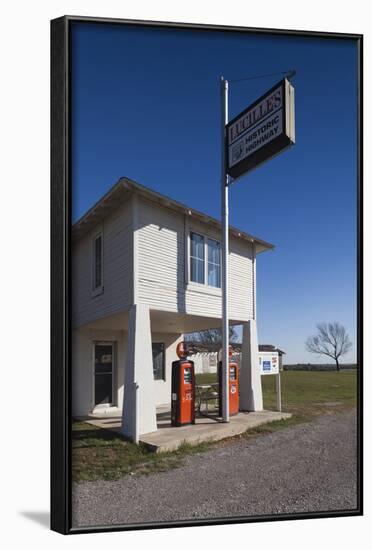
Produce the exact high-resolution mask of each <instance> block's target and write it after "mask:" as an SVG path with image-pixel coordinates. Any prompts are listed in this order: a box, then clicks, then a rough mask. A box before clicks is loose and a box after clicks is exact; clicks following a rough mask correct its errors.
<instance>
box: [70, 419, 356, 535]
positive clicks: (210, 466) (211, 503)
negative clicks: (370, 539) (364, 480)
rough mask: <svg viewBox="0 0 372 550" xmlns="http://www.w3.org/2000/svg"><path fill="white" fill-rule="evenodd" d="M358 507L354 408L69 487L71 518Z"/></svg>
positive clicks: (84, 522) (107, 521) (97, 520)
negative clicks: (164, 465) (155, 468)
mask: <svg viewBox="0 0 372 550" xmlns="http://www.w3.org/2000/svg"><path fill="white" fill-rule="evenodd" d="M356 507H357V441H356V414H355V411H350V412H347V413H342V414H335V415H327V416H321V417H319V418H318V419H316V420H315V421H313V422H311V423H308V424H301V425H297V426H294V427H290V428H286V429H283V430H281V431H277V432H273V433H271V434H266V435H262V436H259V437H257V438H254V439H248V440H245V439H240V440H236V441H231V442H229V443H228V444H226V445H223V446H221V447H217V448H214V449H212V450H211V451H208V452H205V453H201V454H197V455H193V456H189V457H187V458H185V461H184V464H183V465H182V466H181V467H179V468H177V469H175V470H170V471H167V472H163V473H157V474H153V475H149V476H127V477H124V478H122V479H119V480H115V481H93V482H92V481H91V482H84V483H80V484H78V485H75V486H74V488H73V525H74V526H88V525H89V526H92V525H95V526H97V525H112V524H126V523H130V524H133V523H145V522H158V521H177V520H178V521H179V520H195V519H205V518H221V517H232V516H234V517H236V516H254V515H262V514H281V513H293V512H315V511H327V510H351V509H355V508H356Z"/></svg>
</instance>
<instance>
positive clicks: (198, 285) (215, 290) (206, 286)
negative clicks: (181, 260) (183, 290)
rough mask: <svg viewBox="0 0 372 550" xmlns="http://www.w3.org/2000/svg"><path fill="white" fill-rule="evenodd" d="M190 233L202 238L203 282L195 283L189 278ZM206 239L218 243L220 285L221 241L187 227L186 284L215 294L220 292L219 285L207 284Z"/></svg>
mask: <svg viewBox="0 0 372 550" xmlns="http://www.w3.org/2000/svg"><path fill="white" fill-rule="evenodd" d="M191 233H195V234H196V235H199V236H200V237H202V238H203V240H204V283H197V282H196V281H192V280H191ZM208 239H209V240H211V241H215V242H217V243H218V244H219V245H220V285H222V250H221V241H219V240H218V239H216V238H214V237H212V236H210V235H206V234H205V233H202V232H200V231H198V230H194V229H193V228H191V227H190V228H189V230H188V239H187V240H188V247H187V271H188V273H187V286H188V287H191V288H194V289H197V290H202V291H203V290H204V291H206V290H208V292H212V293H215V294H218V295H219V294H221V286H213V285H209V284H208V263H209V262H208Z"/></svg>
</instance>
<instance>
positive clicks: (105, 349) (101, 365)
mask: <svg viewBox="0 0 372 550" xmlns="http://www.w3.org/2000/svg"><path fill="white" fill-rule="evenodd" d="M113 363H114V344H111V343H107V344H106V343H102V344H98V343H97V344H94V405H95V406H97V405H112V402H113V399H112V381H113V376H112V372H113Z"/></svg>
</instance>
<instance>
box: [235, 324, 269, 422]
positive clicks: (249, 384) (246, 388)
mask: <svg viewBox="0 0 372 550" xmlns="http://www.w3.org/2000/svg"><path fill="white" fill-rule="evenodd" d="M239 387H240V410H241V411H262V410H263V403H262V386H261V374H260V368H259V362H258V340H257V324H256V321H255V319H251V320H250V321H248V322H247V323H243V345H242V359H241V366H240V382H239Z"/></svg>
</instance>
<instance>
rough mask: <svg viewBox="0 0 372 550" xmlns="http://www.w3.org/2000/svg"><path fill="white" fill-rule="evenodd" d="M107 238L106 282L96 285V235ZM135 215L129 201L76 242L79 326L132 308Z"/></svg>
mask: <svg viewBox="0 0 372 550" xmlns="http://www.w3.org/2000/svg"><path fill="white" fill-rule="evenodd" d="M98 233H101V234H102V238H103V269H102V273H103V281H102V282H103V285H102V291H101V292H99V293H96V292H95V291H94V288H93V277H92V261H93V243H94V238H95V236H96V235H97V234H98ZM131 235H132V219H131V206H130V203H129V202H126V203H124V204H122V205H121V206H119V207H118V208H117V209H115V210H114V211H113V212H111V214H110V215H108V216H107V217H106V218H104V219H102V220H100V221H99V223H98V224H97V226H96V227H95V228H94V229H93V230H92V231H91V232H89V233H88V234H86V235H85V236H84V237H82V238H81V239H80V240H78V241H77V242H76V243H74V245H73V250H72V321H73V326H74V327H78V326H81V325H84V324H85V323H88V322H90V321H93V320H96V319H100V318H102V317H106V316H107V315H111V314H113V313H118V312H119V311H121V310H123V309H128V307H129V306H130V303H131V300H132V284H133V277H132V262H131V258H132V239H131Z"/></svg>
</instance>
